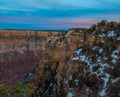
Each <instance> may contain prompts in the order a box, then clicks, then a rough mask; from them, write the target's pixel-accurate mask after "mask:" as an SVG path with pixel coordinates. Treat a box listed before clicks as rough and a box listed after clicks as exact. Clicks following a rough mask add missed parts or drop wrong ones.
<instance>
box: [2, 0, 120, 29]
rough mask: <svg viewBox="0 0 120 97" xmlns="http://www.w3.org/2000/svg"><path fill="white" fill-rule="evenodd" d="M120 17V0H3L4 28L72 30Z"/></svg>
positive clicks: (119, 18)
mask: <svg viewBox="0 0 120 97" xmlns="http://www.w3.org/2000/svg"><path fill="white" fill-rule="evenodd" d="M102 19H107V20H120V0H0V29H68V28H72V27H89V26H90V25H92V24H94V23H96V22H98V21H100V20H102Z"/></svg>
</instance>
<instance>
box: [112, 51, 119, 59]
mask: <svg viewBox="0 0 120 97" xmlns="http://www.w3.org/2000/svg"><path fill="white" fill-rule="evenodd" d="M118 53H119V51H118V50H114V51H113V52H112V55H111V57H112V58H114V59H118V58H119V57H118V56H117V54H118Z"/></svg>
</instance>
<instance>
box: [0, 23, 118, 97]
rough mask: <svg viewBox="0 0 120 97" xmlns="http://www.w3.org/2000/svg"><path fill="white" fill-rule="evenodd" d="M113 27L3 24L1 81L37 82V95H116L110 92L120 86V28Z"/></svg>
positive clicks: (101, 96) (0, 35)
mask: <svg viewBox="0 0 120 97" xmlns="http://www.w3.org/2000/svg"><path fill="white" fill-rule="evenodd" d="M103 22H105V21H102V22H101V25H102V23H103ZM106 24H107V23H106ZM108 24H109V22H108ZM115 27H117V26H116V25H115ZM115 27H111V26H106V25H102V26H96V27H94V26H92V27H91V28H89V29H87V28H73V29H69V30H68V31H62V30H61V31H59V30H58V31H55V30H53V31H52V30H46V31H45V30H43V31H42V30H41V31H39V30H1V31H0V84H4V83H5V84H8V85H14V84H16V83H17V82H18V81H21V82H25V83H34V84H35V86H36V90H35V95H36V96H35V97H38V95H39V96H40V97H61V96H62V97H72V96H68V95H74V96H75V97H104V96H105V95H113V94H114V95H116V94H115V93H113V94H111V93H109V91H112V88H111V86H112V85H113V84H115V87H113V89H116V87H117V89H118V91H119V86H117V85H116V84H117V83H119V81H120V75H119V74H120V69H119V68H120V67H119V63H120V33H119V31H120V30H119V25H118V28H115ZM113 28H114V29H113ZM116 93H117V92H116ZM93 95H94V96H93ZM110 97H111V96H110ZM116 97H117V96H116Z"/></svg>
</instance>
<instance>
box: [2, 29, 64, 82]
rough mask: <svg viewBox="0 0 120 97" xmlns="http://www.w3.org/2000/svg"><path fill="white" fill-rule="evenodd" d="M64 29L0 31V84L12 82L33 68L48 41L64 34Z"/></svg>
mask: <svg viewBox="0 0 120 97" xmlns="http://www.w3.org/2000/svg"><path fill="white" fill-rule="evenodd" d="M64 33H65V32H64V31H27V30H22V31H21V30H1V31H0V84H1V83H7V84H14V83H16V82H17V81H20V80H22V79H23V77H24V76H26V74H28V73H29V72H30V71H31V70H33V69H34V68H35V67H36V66H37V65H38V64H39V61H40V59H41V58H42V57H43V56H44V51H45V48H46V44H47V42H48V41H50V40H52V39H54V38H55V37H59V36H61V35H62V34H64Z"/></svg>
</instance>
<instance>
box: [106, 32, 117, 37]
mask: <svg viewBox="0 0 120 97" xmlns="http://www.w3.org/2000/svg"><path fill="white" fill-rule="evenodd" d="M107 36H108V37H114V36H116V34H115V32H114V31H108V33H107Z"/></svg>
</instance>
